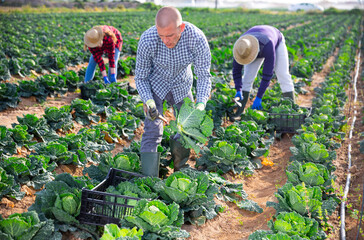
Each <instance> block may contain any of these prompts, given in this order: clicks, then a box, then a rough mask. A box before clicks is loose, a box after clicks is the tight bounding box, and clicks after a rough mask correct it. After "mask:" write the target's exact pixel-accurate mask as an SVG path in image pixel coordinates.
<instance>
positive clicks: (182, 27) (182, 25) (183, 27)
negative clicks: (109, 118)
mask: <svg viewBox="0 0 364 240" xmlns="http://www.w3.org/2000/svg"><path fill="white" fill-rule="evenodd" d="M179 27H180V29H181V33H182V32H183V31H184V30H185V27H186V24H185V23H184V22H183V23H181V25H180V26H179Z"/></svg>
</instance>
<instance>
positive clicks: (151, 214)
mask: <svg viewBox="0 0 364 240" xmlns="http://www.w3.org/2000/svg"><path fill="white" fill-rule="evenodd" d="M124 221H125V222H126V223H125V225H131V226H132V227H133V226H137V227H139V228H141V229H143V231H144V235H143V238H145V239H160V240H172V239H180V238H187V237H189V233H188V232H187V231H185V230H182V229H181V226H182V224H183V222H184V221H183V215H182V212H180V211H179V205H178V204H177V203H172V204H169V205H167V204H165V203H163V202H162V201H160V200H152V201H148V200H146V199H142V200H140V201H138V203H137V205H136V206H135V208H134V211H133V214H132V215H131V216H126V217H125V220H122V222H121V223H122V225H124ZM128 223H129V224H128ZM128 227H129V226H128Z"/></svg>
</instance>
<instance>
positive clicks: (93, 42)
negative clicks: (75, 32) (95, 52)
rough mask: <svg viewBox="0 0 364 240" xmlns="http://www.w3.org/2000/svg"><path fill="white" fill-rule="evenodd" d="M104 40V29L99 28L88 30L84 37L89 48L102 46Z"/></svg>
mask: <svg viewBox="0 0 364 240" xmlns="http://www.w3.org/2000/svg"><path fill="white" fill-rule="evenodd" d="M103 38H104V32H103V31H102V28H101V27H99V26H97V27H93V28H91V29H90V30H88V31H87V32H86V34H85V36H84V38H83V39H84V42H85V45H86V46H87V47H90V48H94V47H97V46H99V45H100V43H101V42H102V39H103Z"/></svg>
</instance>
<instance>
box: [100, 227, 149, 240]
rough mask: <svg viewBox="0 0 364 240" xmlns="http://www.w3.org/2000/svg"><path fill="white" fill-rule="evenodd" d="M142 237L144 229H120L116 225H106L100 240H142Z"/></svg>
mask: <svg viewBox="0 0 364 240" xmlns="http://www.w3.org/2000/svg"><path fill="white" fill-rule="evenodd" d="M142 236H143V229H139V230H137V228H136V227H134V228H132V229H129V228H119V227H118V225H116V224H106V225H105V227H104V234H103V235H102V237H101V238H100V240H141V239H142Z"/></svg>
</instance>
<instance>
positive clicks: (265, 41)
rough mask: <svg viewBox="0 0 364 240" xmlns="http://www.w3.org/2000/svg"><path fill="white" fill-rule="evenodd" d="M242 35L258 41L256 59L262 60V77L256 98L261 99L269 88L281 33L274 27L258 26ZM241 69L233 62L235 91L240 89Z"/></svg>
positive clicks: (239, 65) (240, 66) (241, 66)
mask: <svg viewBox="0 0 364 240" xmlns="http://www.w3.org/2000/svg"><path fill="white" fill-rule="evenodd" d="M243 35H253V36H254V37H256V38H257V39H258V41H259V53H258V56H257V58H264V62H263V76H262V81H261V83H260V87H259V89H258V94H257V96H258V97H260V98H262V97H263V94H264V92H265V90H266V89H267V87H268V86H269V83H270V80H271V78H272V76H273V69H274V66H275V61H276V49H277V47H278V45H279V44H280V43H281V41H282V33H281V32H280V31H279V30H278V29H277V28H275V27H272V26H268V25H258V26H254V27H252V28H250V29H249V30H248V31H246V32H245V33H244V34H242V36H243ZM242 69H243V65H241V64H239V63H237V62H236V61H235V59H234V61H233V78H234V83H235V89H236V90H238V91H241V89H242Z"/></svg>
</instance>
